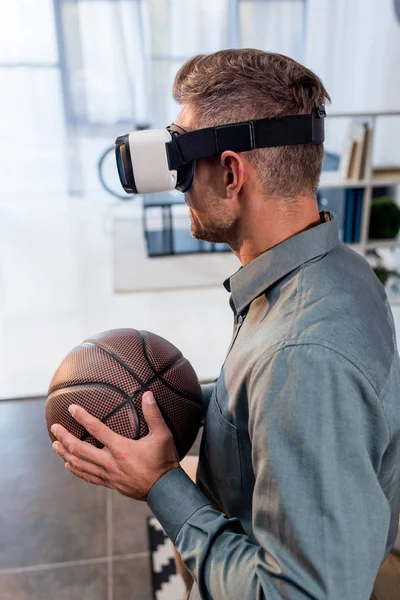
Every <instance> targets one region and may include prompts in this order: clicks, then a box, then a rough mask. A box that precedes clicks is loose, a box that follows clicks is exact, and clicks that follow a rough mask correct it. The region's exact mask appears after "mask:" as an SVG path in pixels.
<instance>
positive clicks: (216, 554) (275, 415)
mask: <svg viewBox="0 0 400 600" xmlns="http://www.w3.org/2000/svg"><path fill="white" fill-rule="evenodd" d="M248 397H249V435H250V439H251V441H252V464H253V470H254V475H255V487H254V491H253V506H252V528H253V533H254V538H255V540H256V543H254V540H253V541H252V540H251V539H250V538H249V537H248V536H247V535H246V534H245V532H244V530H243V528H242V526H241V524H240V522H239V520H238V519H236V518H228V517H227V516H226V515H224V514H222V513H220V512H218V511H216V510H215V509H213V508H212V507H211V506H210V504H209V503H208V500H207V498H206V496H205V495H204V494H203V493H202V492H201V491H200V490H199V488H198V487H197V486H196V485H194V484H193V483H192V482H191V481H190V479H189V478H188V477H187V476H186V474H185V473H184V472H183V471H182V470H181V469H175V470H173V471H170V472H169V473H167V474H166V475H164V476H163V477H162V478H161V479H160V480H159V481H158V482H157V483H156V484H155V485H154V486H153V488H152V490H151V491H150V494H149V497H148V502H149V505H150V508H151V509H152V510H153V512H154V514H155V515H156V517H157V518H158V519H159V520H160V522H161V524H162V526H163V527H164V529H165V530H166V532H167V534H168V535H169V536H170V538H171V539H172V541H173V542H174V544H175V545H176V546H177V548H178V550H179V552H180V553H181V555H182V559H183V562H184V564H185V566H186V567H187V568H188V569H189V571H190V572H191V573H192V575H193V577H194V579H195V580H196V582H197V584H198V588H199V594H200V597H201V598H203V599H215V600H225V599H228V598H229V599H230V600H243V599H246V600H250V599H257V600H262V599H266V600H281V599H290V600H306V599H307V600H310V599H313V600H320V599H321V600H322V599H324V600H326V599H327V598H329V599H331V598H332V599H336V598H340V599H341V600H347V599H348V600H365V599H366V598H369V596H370V594H371V591H372V587H373V583H374V579H375V576H376V573H377V571H378V568H379V566H380V563H381V562H382V560H383V558H384V551H385V544H386V536H387V531H388V528H389V520H390V510H389V505H388V502H387V500H386V497H385V495H384V493H383V490H382V489H381V487H380V485H379V481H378V477H377V472H378V471H379V466H380V463H381V461H382V457H383V453H384V450H385V448H386V447H387V444H388V437H389V436H388V426H387V423H386V420H385V418H384V414H383V411H382V407H381V405H380V403H379V399H378V397H377V394H376V392H375V390H374V388H373V386H372V385H371V383H370V382H369V379H368V378H367V376H366V374H363V373H362V372H361V371H360V370H359V368H358V367H357V366H355V365H354V364H353V363H352V362H351V361H350V360H349V359H347V358H345V357H344V356H342V355H341V354H339V353H337V352H335V351H333V350H331V349H329V348H326V347H324V346H320V345H317V344H308V345H294V346H290V347H285V348H282V349H280V350H278V351H277V352H275V353H274V354H272V355H270V356H266V357H263V358H262V359H261V360H260V361H259V362H258V363H257V365H256V368H255V369H254V370H253V373H252V375H251V377H250V379H249V382H248Z"/></svg>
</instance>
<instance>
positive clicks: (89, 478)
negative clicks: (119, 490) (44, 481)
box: [65, 463, 114, 489]
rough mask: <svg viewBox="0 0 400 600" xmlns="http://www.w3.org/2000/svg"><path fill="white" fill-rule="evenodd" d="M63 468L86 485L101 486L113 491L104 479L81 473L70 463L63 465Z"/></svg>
mask: <svg viewBox="0 0 400 600" xmlns="http://www.w3.org/2000/svg"><path fill="white" fill-rule="evenodd" d="M65 468H66V469H68V471H70V472H71V473H72V474H73V475H75V477H79V479H82V480H83V481H86V483H92V484H93V485H102V486H103V487H107V488H110V489H114V488H113V486H112V485H111V484H110V483H109V482H108V481H105V480H104V479H101V478H100V477H96V476H95V475H88V473H83V471H79V469H75V468H74V467H73V466H72V465H71V464H70V463H65Z"/></svg>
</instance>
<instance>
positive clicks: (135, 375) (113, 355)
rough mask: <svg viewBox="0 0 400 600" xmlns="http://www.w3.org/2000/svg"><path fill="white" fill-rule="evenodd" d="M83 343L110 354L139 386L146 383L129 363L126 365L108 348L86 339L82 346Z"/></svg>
mask: <svg viewBox="0 0 400 600" xmlns="http://www.w3.org/2000/svg"><path fill="white" fill-rule="evenodd" d="M83 345H87V346H94V347H95V348H99V349H100V350H103V352H105V353H106V354H108V356H111V358H113V359H114V360H115V361H116V362H117V363H118V364H119V365H120V366H121V367H123V368H124V369H125V370H126V371H128V373H129V374H130V375H132V377H133V378H134V379H136V381H137V382H138V383H139V384H140V385H141V386H144V385H146V384H145V382H144V381H143V380H142V379H141V378H140V377H139V375H137V374H136V373H135V371H134V370H133V369H131V368H130V367H129V365H127V364H126V363H125V362H124V361H123V360H121V359H120V358H118V356H116V355H115V354H114V353H113V352H111V350H108V349H107V348H104V346H101V345H100V344H97V343H96V342H92V341H87V340H86V341H85V342H83V344H82V346H83Z"/></svg>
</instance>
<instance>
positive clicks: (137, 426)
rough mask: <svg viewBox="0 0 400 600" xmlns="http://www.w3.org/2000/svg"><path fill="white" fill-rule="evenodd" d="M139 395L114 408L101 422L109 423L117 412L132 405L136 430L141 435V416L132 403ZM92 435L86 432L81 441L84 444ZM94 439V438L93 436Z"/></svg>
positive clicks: (135, 438) (136, 438)
mask: <svg viewBox="0 0 400 600" xmlns="http://www.w3.org/2000/svg"><path fill="white" fill-rule="evenodd" d="M139 391H141V390H139ZM137 393H139V392H136V393H135V394H134V395H133V396H132V398H128V399H127V400H125V402H122V403H121V404H118V406H116V407H115V408H113V409H112V410H110V412H109V413H107V414H106V416H105V417H103V418H102V419H100V421H101V422H102V423H107V421H108V420H109V419H111V417H113V416H114V415H115V414H116V413H117V412H119V411H120V410H121V408H123V407H124V406H126V405H127V404H130V405H131V409H132V412H133V414H134V418H135V421H136V430H137V434H138V435H139V433H140V422H139V415H138V414H137V410H136V406H135V404H134V403H133V402H132V400H133V398H134V396H135V395H136V394H137ZM90 435H92V434H91V433H89V432H88V431H86V433H84V434H83V435H82V436H81V437H80V438H79V439H80V440H81V441H82V442H84V441H85V440H86V439H87V438H88V437H89V436H90ZM92 437H94V436H92ZM130 439H134V440H138V439H139V437H134V438H130ZM97 441H99V440H97Z"/></svg>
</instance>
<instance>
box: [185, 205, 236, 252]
mask: <svg viewBox="0 0 400 600" xmlns="http://www.w3.org/2000/svg"><path fill="white" fill-rule="evenodd" d="M189 216H190V233H191V235H192V237H194V238H195V239H197V240H202V241H204V242H212V243H214V244H222V243H226V244H230V243H231V241H232V239H234V231H235V226H234V224H232V223H228V222H220V223H217V224H216V223H210V222H208V223H206V224H204V223H203V224H200V223H199V221H198V220H197V219H196V218H195V216H194V215H193V212H192V209H191V208H189Z"/></svg>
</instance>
